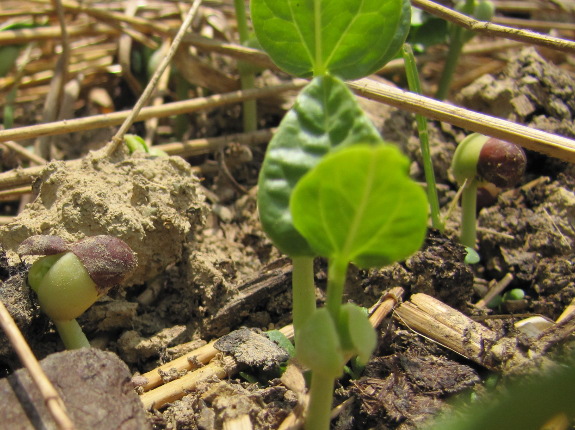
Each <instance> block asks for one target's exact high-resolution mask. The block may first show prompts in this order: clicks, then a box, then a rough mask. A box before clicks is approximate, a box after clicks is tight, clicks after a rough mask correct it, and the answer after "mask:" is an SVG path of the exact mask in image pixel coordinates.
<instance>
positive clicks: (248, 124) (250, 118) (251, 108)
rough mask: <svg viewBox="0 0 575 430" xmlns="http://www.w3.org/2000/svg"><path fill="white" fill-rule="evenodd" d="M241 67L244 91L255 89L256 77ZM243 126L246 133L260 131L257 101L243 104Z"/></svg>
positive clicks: (246, 101) (248, 101) (247, 101)
mask: <svg viewBox="0 0 575 430" xmlns="http://www.w3.org/2000/svg"><path fill="white" fill-rule="evenodd" d="M243 68H244V67H242V66H241V65H240V81H241V85H242V89H243V90H249V89H252V88H254V87H255V76H254V74H253V73H252V72H248V71H245V70H242V69H243ZM242 112H243V125H244V132H246V133H248V132H251V131H256V130H257V129H258V105H257V101H256V100H245V101H244V102H243V111H242Z"/></svg>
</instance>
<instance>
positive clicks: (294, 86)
mask: <svg viewBox="0 0 575 430" xmlns="http://www.w3.org/2000/svg"><path fill="white" fill-rule="evenodd" d="M304 85H305V82H302V81H301V80H294V81H292V82H290V83H287V84H282V85H277V86H274V87H266V88H257V89H250V90H243V91H233V92H230V93H224V94H215V95H212V96H208V97H197V98H194V99H189V100H183V101H179V102H173V103H167V104H164V105H162V106H153V107H146V108H143V109H142V110H141V112H140V113H139V115H138V116H137V117H136V118H135V121H144V120H147V119H150V118H154V117H168V116H171V115H179V114H183V113H190V112H196V111H199V110H208V109H212V108H215V107H219V106H224V105H228V104H232V103H238V102H242V101H244V100H249V99H258V98H265V97H274V96H276V95H277V94H279V93H282V92H286V91H293V90H298V89H300V88H302V87H303V86H304ZM130 112H131V111H130V110H126V111H120V112H114V113H110V114H103V115H94V116H90V117H86V118H77V119H71V120H65V121H58V122H54V123H49V124H38V125H32V126H28V127H19V128H13V129H10V130H1V131H0V142H5V141H7V140H21V139H31V138H35V137H37V136H48V135H51V136H52V135H57V134H66V133H73V132H76V131H82V130H93V129H96V128H102V127H109V126H114V125H118V124H121V123H122V122H123V121H124V120H125V119H126V118H127V117H128V115H130Z"/></svg>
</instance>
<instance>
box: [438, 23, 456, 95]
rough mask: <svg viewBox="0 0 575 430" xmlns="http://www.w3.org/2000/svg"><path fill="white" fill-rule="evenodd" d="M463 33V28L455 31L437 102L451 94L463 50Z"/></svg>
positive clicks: (440, 81)
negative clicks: (454, 75)
mask: <svg viewBox="0 0 575 430" xmlns="http://www.w3.org/2000/svg"><path fill="white" fill-rule="evenodd" d="M462 33H463V29H462V28H461V27H457V28H456V29H455V30H454V31H453V38H452V39H451V43H450V45H449V51H448V53H447V58H446V59H445V64H444V66H443V72H442V73H441V78H440V80H439V85H438V87H437V92H436V93H435V98H436V99H437V100H445V98H446V97H447V93H448V92H449V86H450V85H451V81H452V80H453V74H454V73H455V68H456V67H457V62H458V61H459V56H460V55H461V51H462V50H463V40H462V39H463V38H462Z"/></svg>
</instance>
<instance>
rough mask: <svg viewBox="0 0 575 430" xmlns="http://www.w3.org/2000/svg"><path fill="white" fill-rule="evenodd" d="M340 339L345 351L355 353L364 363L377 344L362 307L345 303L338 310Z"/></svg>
mask: <svg viewBox="0 0 575 430" xmlns="http://www.w3.org/2000/svg"><path fill="white" fill-rule="evenodd" d="M339 326H340V339H341V343H342V345H343V347H344V350H345V352H350V353H352V354H354V355H356V354H357V356H358V357H359V360H360V363H361V364H366V363H367V361H368V360H369V357H370V356H371V353H372V352H373V350H374V349H375V346H376V344H377V335H376V333H375V330H374V328H373V327H372V325H371V323H370V322H369V318H368V317H367V314H366V312H365V310H364V309H362V308H360V307H359V306H357V305H354V304H353V303H346V304H344V305H343V306H342V307H341V311H340V324H339Z"/></svg>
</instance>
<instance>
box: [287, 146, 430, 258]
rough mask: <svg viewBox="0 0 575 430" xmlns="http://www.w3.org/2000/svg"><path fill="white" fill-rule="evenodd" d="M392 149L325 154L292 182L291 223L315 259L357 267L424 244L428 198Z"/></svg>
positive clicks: (354, 148) (364, 148) (352, 148)
mask: <svg viewBox="0 0 575 430" xmlns="http://www.w3.org/2000/svg"><path fill="white" fill-rule="evenodd" d="M408 166H409V161H408V159H407V158H406V157H405V156H404V155H403V154H401V153H400V151H399V150H398V149H397V148H396V147H394V146H392V145H384V144H381V145H375V146H374V145H353V146H350V147H347V148H344V149H341V150H338V151H334V152H332V153H331V154H328V155H327V156H325V157H324V158H323V159H322V160H321V161H320V162H319V163H318V164H317V165H316V167H315V168H314V169H313V170H310V171H309V172H308V173H307V174H306V175H305V176H304V177H302V178H301V179H300V181H299V182H298V183H297V185H296V187H295V189H294V191H293V194H292V198H291V202H290V208H291V213H292V216H293V223H294V225H295V227H296V228H297V230H298V231H299V232H300V233H301V234H302V235H303V237H305V238H306V239H307V241H308V243H309V245H310V246H311V248H312V249H313V250H314V251H315V252H317V254H318V255H321V256H325V257H328V258H330V259H334V260H337V261H340V262H341V261H348V262H354V263H355V264H357V265H358V266H360V267H375V266H383V265H386V264H390V263H393V262H395V261H399V260H402V259H404V258H406V257H408V256H409V255H411V254H412V253H413V252H415V251H416V250H417V249H418V248H419V247H420V246H421V244H422V243H423V239H424V237H425V232H426V228H427V198H426V196H425V192H424V191H423V189H422V188H421V186H419V185H418V184H417V183H415V182H414V181H413V180H411V179H410V178H409V175H408Z"/></svg>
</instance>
